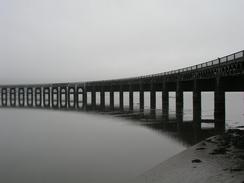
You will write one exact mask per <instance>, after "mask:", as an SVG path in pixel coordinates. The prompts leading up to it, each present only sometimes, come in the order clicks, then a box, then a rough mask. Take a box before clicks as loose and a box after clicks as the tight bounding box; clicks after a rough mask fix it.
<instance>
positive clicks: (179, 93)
mask: <svg viewBox="0 0 244 183" xmlns="http://www.w3.org/2000/svg"><path fill="white" fill-rule="evenodd" d="M176 88H177V89H176V120H177V126H178V128H179V129H180V128H181V126H182V122H183V90H182V88H181V84H180V81H177V86H176Z"/></svg>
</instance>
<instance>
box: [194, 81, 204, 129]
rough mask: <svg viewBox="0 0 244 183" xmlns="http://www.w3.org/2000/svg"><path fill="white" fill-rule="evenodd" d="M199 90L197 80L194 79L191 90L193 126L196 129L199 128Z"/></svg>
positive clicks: (200, 110) (200, 112)
mask: <svg viewBox="0 0 244 183" xmlns="http://www.w3.org/2000/svg"><path fill="white" fill-rule="evenodd" d="M201 102H202V100H201V91H200V90H199V87H198V83H197V80H194V90H193V126H194V128H195V129H196V130H201V119H202V117H201V115H202V109H201V106H202V104H201Z"/></svg>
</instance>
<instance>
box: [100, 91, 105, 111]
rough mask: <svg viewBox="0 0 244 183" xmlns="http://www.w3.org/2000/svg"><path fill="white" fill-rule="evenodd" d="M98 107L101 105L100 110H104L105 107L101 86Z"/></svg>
mask: <svg viewBox="0 0 244 183" xmlns="http://www.w3.org/2000/svg"><path fill="white" fill-rule="evenodd" d="M100 107H101V110H104V108H105V92H104V88H103V87H102V88H101V91H100Z"/></svg>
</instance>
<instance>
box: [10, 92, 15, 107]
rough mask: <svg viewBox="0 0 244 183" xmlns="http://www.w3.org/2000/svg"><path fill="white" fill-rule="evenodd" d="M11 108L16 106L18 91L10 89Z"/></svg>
mask: <svg viewBox="0 0 244 183" xmlns="http://www.w3.org/2000/svg"><path fill="white" fill-rule="evenodd" d="M10 106H12V107H15V106H16V89H15V88H10Z"/></svg>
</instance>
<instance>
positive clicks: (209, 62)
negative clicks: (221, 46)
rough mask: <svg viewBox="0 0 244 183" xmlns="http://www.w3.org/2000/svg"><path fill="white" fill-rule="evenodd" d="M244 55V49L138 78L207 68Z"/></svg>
mask: <svg viewBox="0 0 244 183" xmlns="http://www.w3.org/2000/svg"><path fill="white" fill-rule="evenodd" d="M242 57H244V51H239V52H236V53H233V54H230V55H227V56H224V57H221V58H218V59H215V60H211V61H208V62H204V63H201V64H198V65H194V66H190V67H185V68H182V69H177V70H172V71H168V72H163V73H158V74H152V75H146V76H141V77H138V78H148V77H154V76H166V75H171V74H177V73H182V72H187V71H193V70H197V69H202V68H206V67H211V66H214V65H219V64H222V63H225V62H228V61H233V60H235V59H239V58H242Z"/></svg>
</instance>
